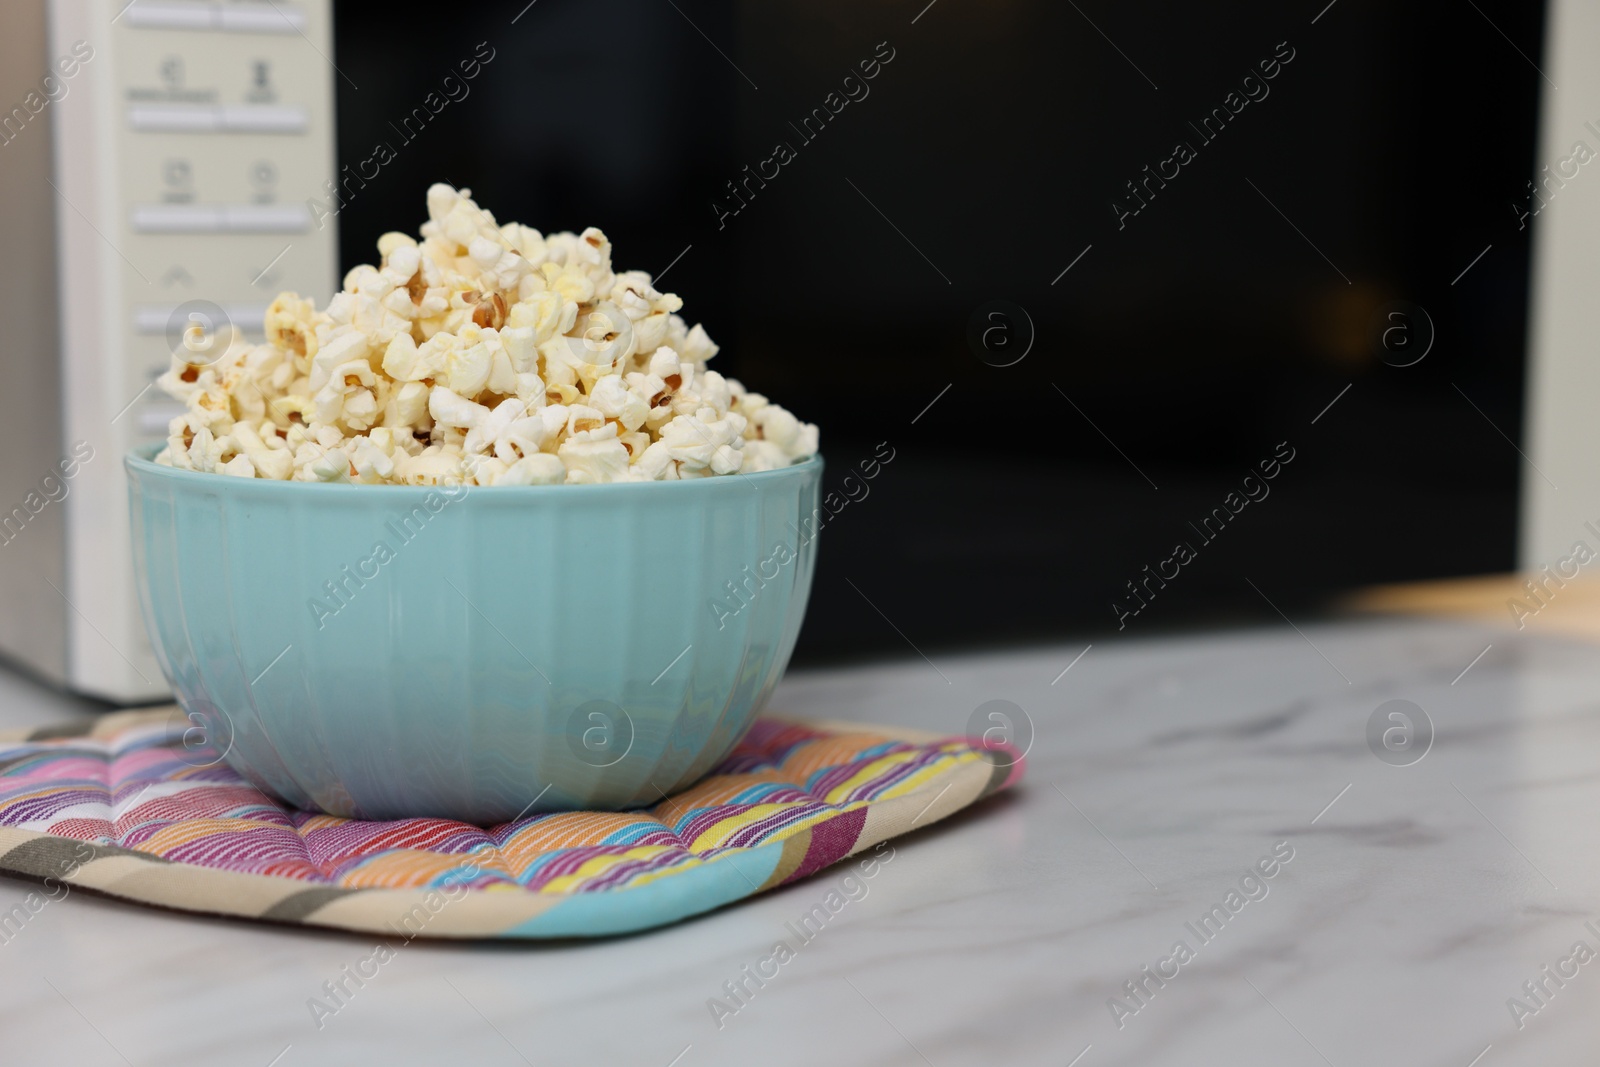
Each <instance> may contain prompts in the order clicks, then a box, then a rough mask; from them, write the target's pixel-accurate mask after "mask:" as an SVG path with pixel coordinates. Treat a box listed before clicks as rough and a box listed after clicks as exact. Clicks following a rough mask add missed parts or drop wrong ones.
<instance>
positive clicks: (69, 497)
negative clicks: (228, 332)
mask: <svg viewBox="0 0 1600 1067" xmlns="http://www.w3.org/2000/svg"><path fill="white" fill-rule="evenodd" d="M6 7H7V17H6V30H7V32H6V34H5V35H4V36H3V38H0V57H3V61H0V219H3V223H0V232H4V233H5V234H6V237H7V244H8V246H9V248H10V249H11V251H10V252H9V253H8V254H6V255H3V256H0V292H4V294H5V295H6V298H7V304H8V314H7V316H6V323H7V325H6V330H5V340H4V343H3V344H0V375H3V378H0V656H3V657H5V658H6V659H8V660H11V661H12V662H13V663H16V664H19V665H21V666H23V667H24V668H26V669H28V670H31V671H32V672H33V673H35V674H37V675H39V676H42V677H43V678H45V679H47V680H49V681H51V682H53V683H55V684H57V685H61V686H63V687H66V688H69V689H72V690H76V691H78V692H82V693H85V694H89V695H92V696H96V697H100V698H103V699H107V700H111V701H115V702H118V703H139V702H146V701H152V700H158V699H161V698H163V697H164V696H165V695H166V693H167V687H166V684H165V682H164V681H163V679H162V676H161V672H160V669H159V667H158V666H157V664H156V661H155V657H154V654H153V652H152V651H151V648H150V643H149V639H148V637H147V636H146V633H145V626H144V623H143V620H142V619H141V617H140V610H139V605H138V599H137V593H136V589H135V582H134V574H133V556H132V552H131V550H130V544H129V536H130V534H129V519H128V503H127V489H126V479H125V476H124V472H123V469H122V459H123V456H124V455H125V454H126V453H127V452H129V451H130V450H131V449H135V448H138V447H141V446H154V445H157V444H159V443H160V442H161V441H162V440H163V439H164V438H165V436H166V428H167V424H168V421H169V420H170V419H171V418H172V416H174V415H176V414H178V413H179V412H180V411H181V410H182V409H181V407H180V406H179V405H177V404H175V403H174V402H173V401H172V400H170V399H169V398H167V397H166V396H164V395H163V394H162V393H161V391H160V390H159V389H158V388H156V386H155V379H156V377H157V376H158V375H160V374H161V373H162V372H163V371H165V370H166V368H167V366H168V362H169V357H170V353H171V352H172V351H174V350H175V349H176V348H177V347H178V345H179V343H181V342H182V341H183V340H184V338H185V337H186V331H192V330H194V329H195V327H197V326H198V327H199V328H200V329H201V330H203V331H215V330H218V329H224V328H226V326H227V325H229V324H232V325H235V326H237V327H238V328H239V329H240V330H242V331H243V332H244V333H245V335H246V337H247V338H250V339H260V336H261V331H262V320H263V316H264V313H265V311H266V308H267V305H268V304H269V303H270V302H271V300H272V299H273V297H274V296H275V295H276V294H277V293H278V292H279V291H280V290H284V289H292V290H296V291H298V292H300V293H303V294H307V295H314V296H316V298H317V299H319V300H321V299H324V298H325V297H326V295H327V294H328V293H331V292H333V291H334V289H335V288H336V287H337V286H336V277H337V270H338V263H337V234H336V227H335V226H333V225H331V224H328V223H327V222H326V220H320V219H318V218H317V217H316V216H315V213H314V212H313V211H312V209H311V206H310V205H311V204H312V202H314V201H316V200H317V199H318V198H325V197H326V195H327V193H326V191H325V188H326V183H329V182H331V181H332V180H333V177H334V174H335V164H334V159H335V144H334V84H333V79H334V78H335V77H336V73H335V68H334V66H333V61H332V56H333V40H332V39H333V19H332V10H331V8H332V0H133V2H131V3H130V2H129V0H7V4H6ZM187 336H190V337H192V336H193V335H192V334H187Z"/></svg>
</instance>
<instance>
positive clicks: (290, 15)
mask: <svg viewBox="0 0 1600 1067" xmlns="http://www.w3.org/2000/svg"><path fill="white" fill-rule="evenodd" d="M220 11H221V26H222V29H224V30H226V31H228V32H229V33H299V32H301V31H302V30H304V29H305V27H306V13H305V12H304V11H301V10H300V9H299V8H297V7H293V6H292V5H289V4H281V3H268V4H261V3H247V4H223V5H221V8H220Z"/></svg>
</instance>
